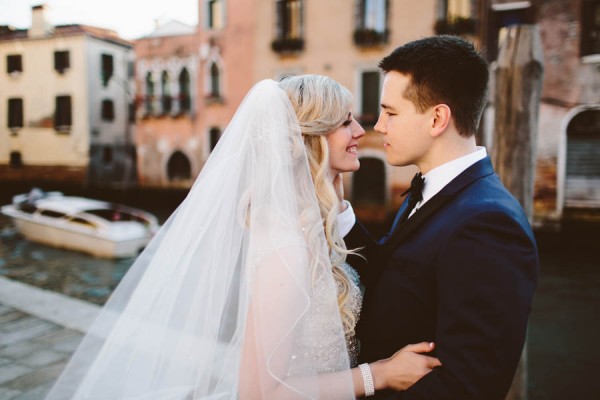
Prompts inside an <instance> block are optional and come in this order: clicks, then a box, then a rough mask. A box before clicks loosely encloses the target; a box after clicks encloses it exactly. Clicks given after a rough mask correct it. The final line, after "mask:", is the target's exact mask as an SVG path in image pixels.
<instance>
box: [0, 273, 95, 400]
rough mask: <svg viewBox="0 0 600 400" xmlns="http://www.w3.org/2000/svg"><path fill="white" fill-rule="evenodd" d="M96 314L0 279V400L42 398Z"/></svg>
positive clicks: (77, 303) (64, 299)
mask: <svg viewBox="0 0 600 400" xmlns="http://www.w3.org/2000/svg"><path fill="white" fill-rule="evenodd" d="M98 310H99V307H98V306H95V305H93V304H90V303H87V302H83V301H80V300H76V299H72V298H69V297H67V296H64V295H61V294H57V293H54V292H49V291H47V290H42V289H38V288H36V287H33V286H30V285H25V284H22V283H19V282H15V281H11V280H9V279H6V278H2V277H0V400H38V399H43V398H44V397H45V394H46V393H47V392H48V391H49V390H50V387H51V386H52V383H53V382H54V381H55V380H56V378H57V377H58V375H59V374H60V372H61V371H62V370H63V368H64V366H65V365H66V363H67V361H68V359H69V357H70V355H71V354H72V353H73V351H74V350H75V349H76V347H77V345H78V344H79V341H80V340H81V338H82V333H83V332H85V331H86V330H87V328H88V327H89V326H90V325H91V323H92V322H93V320H94V318H95V316H96V315H97V313H98Z"/></svg>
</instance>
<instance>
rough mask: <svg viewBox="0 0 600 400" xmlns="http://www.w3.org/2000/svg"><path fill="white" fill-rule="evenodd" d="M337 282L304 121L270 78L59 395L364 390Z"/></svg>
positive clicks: (355, 299) (122, 291) (100, 322)
mask: <svg viewBox="0 0 600 400" xmlns="http://www.w3.org/2000/svg"><path fill="white" fill-rule="evenodd" d="M344 271H345V273H347V274H348V276H351V277H352V278H353V279H352V282H353V284H352V285H351V290H350V293H349V298H348V301H349V304H351V307H352V312H353V313H354V314H355V317H356V319H358V313H359V310H360V303H361V301H362V300H361V295H360V290H359V288H358V285H357V282H356V280H355V279H356V276H355V275H354V274H353V272H352V269H351V268H350V267H349V266H344ZM337 294H338V284H337V283H336V281H335V279H334V276H333V272H332V266H331V262H330V254H329V248H328V246H327V241H326V239H325V234H324V232H323V221H322V219H321V215H320V210H319V205H318V203H317V199H316V194H315V188H314V185H313V182H312V178H311V175H310V170H309V166H308V160H307V156H306V150H305V147H304V144H303V140H302V136H301V133H300V127H299V123H298V121H297V119H296V115H295V113H294V110H293V108H292V106H291V103H290V102H289V99H288V98H287V95H286V94H285V92H284V91H283V90H282V89H281V88H280V87H279V85H278V84H277V83H276V82H274V81H270V80H266V81H262V82H259V83H258V84H256V85H255V86H254V87H253V88H252V90H251V91H250V92H249V94H248V95H247V96H246V98H245V99H244V101H243V102H242V104H241V105H240V107H239V109H238V111H237V112H236V114H235V116H234V118H233V119H232V121H231V122H230V124H229V126H228V127H227V129H226V130H225V132H224V134H223V136H222V137H221V139H220V140H219V143H218V145H217V147H216V148H215V150H214V151H213V153H212V154H211V156H210V157H209V159H208V161H207V162H206V164H205V165H204V167H203V170H202V172H201V174H200V175H199V177H198V178H197V180H196V182H195V183H194V186H193V187H192V188H191V190H190V192H189V194H188V196H187V197H186V199H185V200H184V201H183V203H182V204H181V205H180V206H179V207H178V209H177V210H176V211H175V212H174V214H173V215H172V216H171V217H170V218H169V219H168V220H167V222H166V223H165V224H164V225H163V227H162V228H161V229H160V231H159V232H158V234H157V235H156V236H155V237H154V238H153V240H152V241H151V242H150V243H149V245H148V246H147V247H146V249H145V250H144V251H143V252H142V253H141V254H140V256H139V257H138V259H137V260H136V261H135V262H134V263H133V265H132V267H131V268H130V270H129V271H128V272H127V274H126V275H125V277H124V278H123V279H122V281H121V283H120V284H119V286H118V287H117V288H116V289H115V291H114V292H113V294H112V296H111V297H110V299H109V300H108V302H107V303H106V305H105V306H104V308H103V309H102V311H101V313H100V315H99V317H98V319H97V320H96V322H95V323H94V324H93V325H92V327H91V328H90V329H89V331H88V332H87V334H86V336H85V337H84V339H83V341H82V343H81V345H80V347H79V348H78V349H77V351H76V352H75V354H74V356H73V357H72V359H71V360H70V362H69V364H68V365H67V367H66V369H65V371H64V372H63V373H62V375H61V376H60V378H59V380H58V381H57V383H56V384H55V385H54V387H53V388H52V389H51V391H50V393H49V395H48V397H47V399H51V400H65V399H98V400H106V399H111V400H112V399H115V400H116V399H118V400H155V399H156V400H192V399H194V400H195V399H223V400H224V399H228V400H234V399H236V400H237V399H246V398H251V399H350V398H354V389H353V382H352V377H351V373H350V367H351V365H354V364H355V363H356V361H355V360H356V354H357V348H356V343H355V340H354V337H353V335H352V334H349V335H346V334H345V331H344V327H343V324H342V319H341V316H340V311H339V308H338V303H337ZM347 336H348V337H347Z"/></svg>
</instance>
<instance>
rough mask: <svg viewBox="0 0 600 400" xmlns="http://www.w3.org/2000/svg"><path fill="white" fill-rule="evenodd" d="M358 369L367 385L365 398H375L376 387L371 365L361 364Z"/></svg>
mask: <svg viewBox="0 0 600 400" xmlns="http://www.w3.org/2000/svg"><path fill="white" fill-rule="evenodd" d="M358 368H360V373H361V374H362V378H363V382H364V384H365V397H369V396H373V395H374V394H375V385H374V384H373V375H371V368H370V367H369V364H367V363H364V364H360V365H359V366H358Z"/></svg>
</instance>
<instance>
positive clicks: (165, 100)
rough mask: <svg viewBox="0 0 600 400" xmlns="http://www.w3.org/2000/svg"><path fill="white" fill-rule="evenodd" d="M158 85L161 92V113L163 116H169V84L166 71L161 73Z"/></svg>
mask: <svg viewBox="0 0 600 400" xmlns="http://www.w3.org/2000/svg"><path fill="white" fill-rule="evenodd" d="M160 85H161V92H162V112H163V114H169V113H170V112H171V82H170V79H169V73H168V72H167V71H163V73H162V76H161V79H160Z"/></svg>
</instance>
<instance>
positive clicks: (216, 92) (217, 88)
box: [209, 62, 221, 98]
mask: <svg viewBox="0 0 600 400" xmlns="http://www.w3.org/2000/svg"><path fill="white" fill-rule="evenodd" d="M209 97H214V98H220V97H221V71H220V70H219V66H218V65H217V63H216V62H213V63H212V65H211V66H210V93H209Z"/></svg>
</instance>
